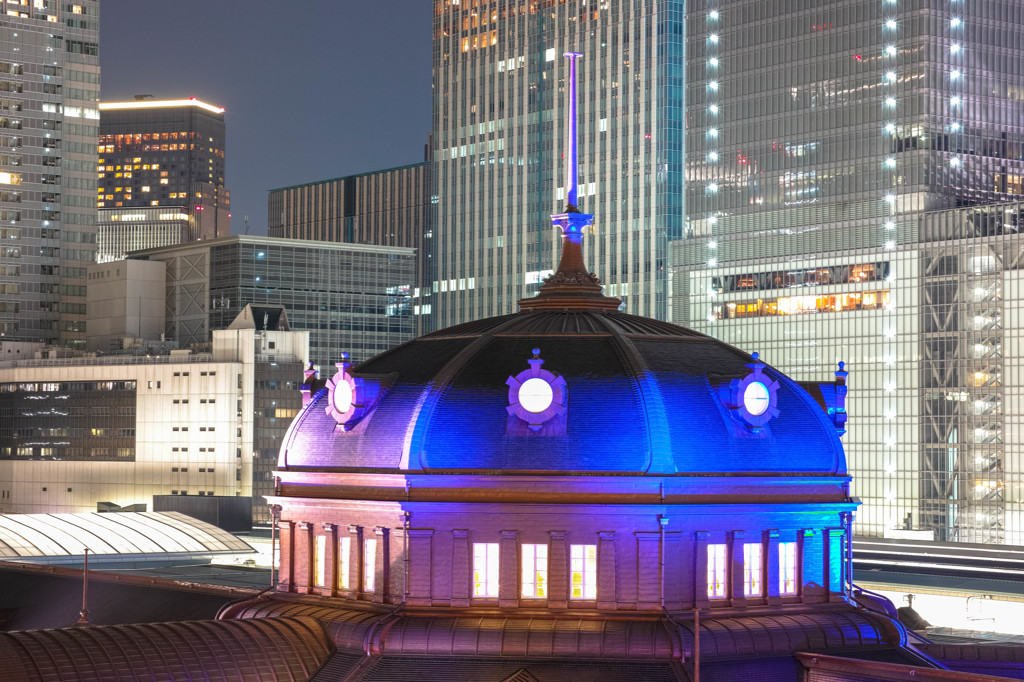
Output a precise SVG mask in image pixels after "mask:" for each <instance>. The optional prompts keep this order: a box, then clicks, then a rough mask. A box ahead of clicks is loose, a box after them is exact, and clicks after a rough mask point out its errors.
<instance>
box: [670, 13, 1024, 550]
mask: <svg viewBox="0 0 1024 682" xmlns="http://www.w3.org/2000/svg"><path fill="white" fill-rule="evenodd" d="M688 11H689V14H688V37H687V54H688V57H689V61H688V66H687V103H688V129H687V151H686V161H687V166H686V172H687V191H686V211H687V224H686V233H685V237H684V239H682V240H680V241H678V242H676V243H674V244H673V245H672V260H673V271H672V290H673V294H674V300H673V304H672V306H671V312H672V319H673V320H674V321H676V322H679V323H681V324H685V325H688V326H692V327H693V328H695V329H698V330H700V331H704V332H706V333H709V334H712V335H714V336H716V337H718V338H721V339H723V340H725V341H727V342H729V343H733V344H736V345H740V346H742V347H743V348H746V349H748V350H752V351H753V350H757V351H760V352H761V356H762V357H763V358H764V359H765V360H766V361H767V362H769V363H771V364H773V365H774V366H777V367H779V368H780V369H782V370H783V371H786V372H788V373H790V374H791V375H792V376H795V377H800V376H802V375H803V374H804V373H806V372H809V371H810V368H812V367H815V368H816V367H817V366H819V365H820V363H821V362H824V361H828V362H836V361H840V360H843V361H846V363H847V368H848V369H849V370H850V371H851V379H850V383H851V386H854V387H855V389H856V390H855V391H854V392H853V395H854V397H853V399H852V400H851V404H850V406H849V410H850V413H851V414H854V415H856V419H855V420H853V422H852V425H851V428H850V433H849V435H848V437H847V438H848V439H847V441H846V447H847V452H848V454H849V459H850V465H851V470H852V471H853V472H854V474H855V477H854V481H855V483H854V485H855V494H857V495H858V496H859V497H860V498H861V499H862V500H863V501H864V506H863V507H862V508H861V510H860V511H859V512H858V521H857V527H858V530H859V532H860V533H863V534H868V535H890V536H892V535H901V534H902V535H920V536H923V537H934V538H936V539H940V540H953V541H965V542H981V543H1004V542H1005V543H1013V544H1024V510H1022V508H1021V499H1022V498H1021V485H1022V476H1024V462H1022V461H1021V460H1020V457H1019V455H1017V454H1016V449H1017V448H1018V447H1019V446H1018V445H1016V444H1015V443H1016V442H1017V441H1019V440H1020V439H1019V436H1017V435H1016V431H1017V429H1016V428H1015V427H1014V426H1013V425H1012V423H1010V422H1012V420H1013V419H1014V417H1012V416H1010V415H1012V414H1015V412H1011V407H1012V406H1013V405H1014V401H1015V398H1013V397H1012V395H1011V393H1012V391H1011V390H1010V386H1011V384H1015V383H1016V381H1017V379H1016V378H1015V375H1014V374H1013V372H1011V371H1010V367H1008V366H1005V365H1006V364H1007V363H1011V362H1015V361H1014V360H1011V359H1010V358H1011V356H1010V355H1009V352H1010V344H1009V341H1008V339H1007V337H1008V327H1006V326H1005V325H1006V324H1008V323H1009V321H1010V319H1011V318H1012V317H1013V315H1012V314H1011V309H1009V308H1008V307H1007V306H1008V304H1010V302H1011V301H1013V300H1014V299H1013V297H1014V296H1016V295H1017V294H1016V293H1015V292H1016V284H1015V274H1014V273H1015V270H1016V269H1017V267H1018V265H1016V263H1017V260H1018V258H1017V257H1016V256H1014V252H1015V250H1016V248H1017V247H1016V246H1015V243H1016V241H1017V240H1018V239H1019V237H1017V233H1018V230H1019V227H1018V222H1017V216H1018V215H1019V211H1018V209H1017V208H1016V206H1015V205H1009V204H1008V205H1007V206H1006V207H1005V208H1000V207H998V206H989V205H993V204H998V203H999V202H1007V201H1012V200H1013V199H1014V198H1015V196H1019V195H1020V193H1021V191H1022V187H1021V178H1022V177H1024V125H1022V124H1021V120H1022V119H1021V114H1022V111H1024V108H1022V99H1024V90H1022V89H1021V86H1020V82H1021V76H1022V73H1021V71H1022V70H1024V51H1022V47H1021V46H1022V45H1024V30H1022V28H1021V27H1022V25H1024V24H1022V22H1024V15H1022V12H1024V9H1022V7H1021V6H1020V4H1019V3H1016V2H1009V1H1007V0H980V1H979V2H972V3H960V2H951V1H947V0H911V1H904V0H897V1H893V2H890V1H887V2H867V1H861V0H846V1H844V2H833V3H826V4H821V3H812V2H796V3H793V2H782V1H781V0H778V1H775V0H770V1H768V2H763V1H761V0H758V1H756V2H755V1H754V0H741V1H739V2H729V3H725V2H720V0H694V1H693V2H691V3H689V4H688ZM985 206H988V207H987V208H984V207H985ZM966 207H974V208H966ZM1004 217H1005V220H1004V219H1003V218H1004ZM1018 357H1019V356H1018Z"/></svg>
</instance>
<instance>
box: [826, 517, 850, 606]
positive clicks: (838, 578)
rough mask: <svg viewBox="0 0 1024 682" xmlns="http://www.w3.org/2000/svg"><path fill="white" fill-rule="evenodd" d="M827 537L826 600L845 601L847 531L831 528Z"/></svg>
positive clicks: (827, 532)
mask: <svg viewBox="0 0 1024 682" xmlns="http://www.w3.org/2000/svg"><path fill="white" fill-rule="evenodd" d="M825 533H826V537H825V543H824V544H825V548H824V549H825V562H824V563H825V578H824V581H825V582H824V584H825V598H826V599H828V600H829V601H842V600H843V539H844V537H845V536H846V531H845V530H844V529H842V528H829V529H828V530H827V531H826V532H825Z"/></svg>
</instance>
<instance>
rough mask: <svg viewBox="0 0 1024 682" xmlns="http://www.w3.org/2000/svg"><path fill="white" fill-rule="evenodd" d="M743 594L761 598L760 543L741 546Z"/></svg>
mask: <svg viewBox="0 0 1024 682" xmlns="http://www.w3.org/2000/svg"><path fill="white" fill-rule="evenodd" d="M743 594H744V595H746V596H747V597H759V596H761V543H760V542H757V543H753V542H751V543H747V544H745V545H743Z"/></svg>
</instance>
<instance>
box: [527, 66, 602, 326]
mask: <svg viewBox="0 0 1024 682" xmlns="http://www.w3.org/2000/svg"><path fill="white" fill-rule="evenodd" d="M563 56H564V57H567V58H568V59H569V78H568V81H569V98H568V99H569V102H568V106H567V107H566V112H567V113H566V130H567V134H566V137H567V145H566V146H567V147H568V148H567V149H566V151H565V188H566V202H567V205H566V207H565V211H564V212H563V213H556V214H554V215H552V216H551V222H552V224H553V225H554V226H555V227H558V228H560V229H561V230H562V259H561V260H560V261H559V263H558V269H557V270H556V271H555V273H554V274H553V275H551V276H550V277H548V278H547V279H545V280H544V284H543V285H542V286H541V288H540V292H539V293H538V294H537V296H535V297H533V298H524V299H521V300H520V301H519V307H520V309H522V310H523V311H524V312H529V311H531V310H566V309H575V310H580V309H586V310H618V308H619V305H620V304H621V303H622V301H620V300H619V299H617V298H611V297H609V296H605V295H604V294H603V293H602V289H603V287H602V286H601V280H599V279H598V278H597V275H595V274H594V273H592V272H590V271H589V270H588V269H587V266H586V264H585V263H584V262H583V231H584V229H585V228H587V227H589V226H590V225H591V224H592V223H593V222H594V216H593V215H590V214H587V213H583V212H581V211H580V209H579V208H578V207H577V205H576V203H577V201H578V192H579V182H578V178H577V170H578V168H579V161H578V155H577V139H576V62H577V60H579V58H580V57H582V56H583V54H582V53H580V52H566V53H565V54H564V55H563Z"/></svg>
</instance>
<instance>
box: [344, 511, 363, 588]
mask: <svg viewBox="0 0 1024 682" xmlns="http://www.w3.org/2000/svg"><path fill="white" fill-rule="evenodd" d="M348 532H349V534H350V535H352V536H353V537H352V543H351V544H350V545H349V559H348V561H349V584H348V586H349V589H350V590H352V593H353V596H355V595H359V598H360V599H365V598H366V596H365V595H364V594H363V585H365V582H364V581H363V570H364V568H365V567H364V566H363V564H364V563H365V562H364V561H363V527H362V526H356V525H352V526H349V527H348Z"/></svg>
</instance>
